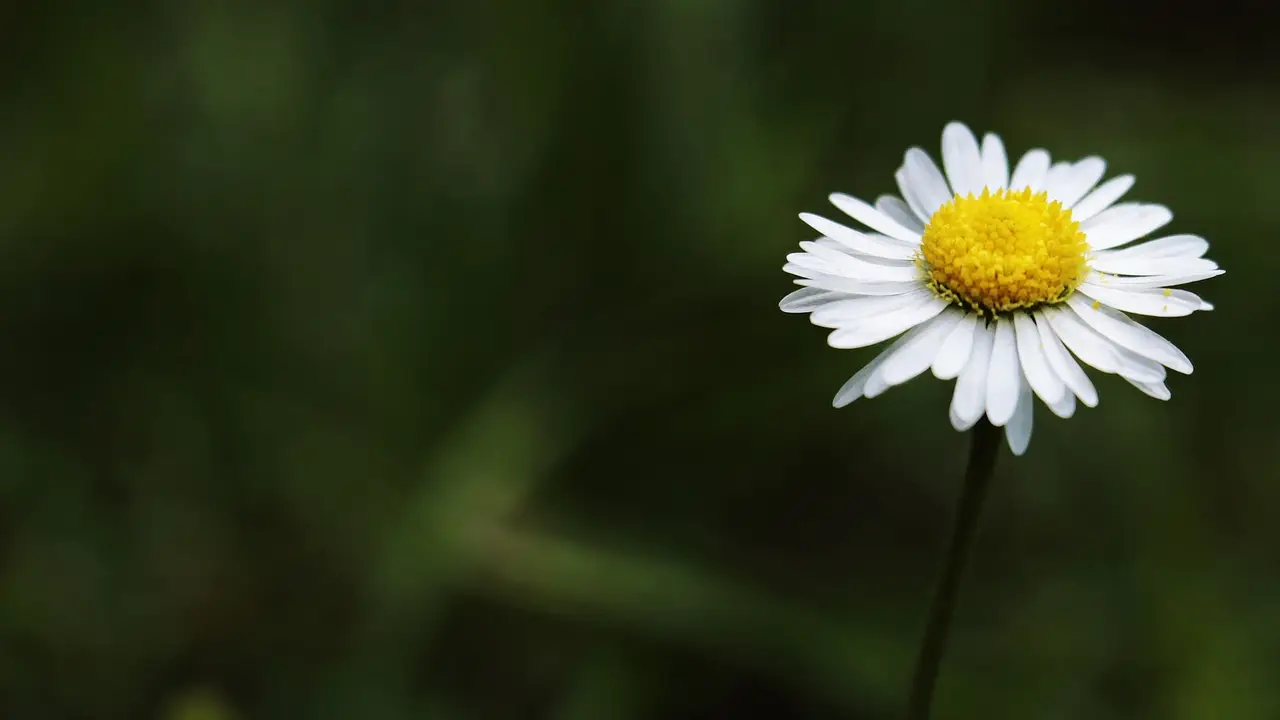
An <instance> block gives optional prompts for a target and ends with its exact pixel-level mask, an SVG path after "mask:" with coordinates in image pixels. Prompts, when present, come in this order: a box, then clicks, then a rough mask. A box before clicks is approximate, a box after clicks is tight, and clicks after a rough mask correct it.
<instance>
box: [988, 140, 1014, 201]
mask: <svg viewBox="0 0 1280 720" xmlns="http://www.w3.org/2000/svg"><path fill="white" fill-rule="evenodd" d="M982 175H983V179H984V180H985V181H986V186H987V187H988V188H990V189H991V192H995V191H996V190H999V189H1001V188H1004V187H1007V186H1008V185H1009V158H1008V157H1007V156H1006V155H1005V152H1004V142H1003V141H1002V140H1000V136H999V135H996V134H995V133H987V134H986V135H985V136H984V137H983V138H982Z"/></svg>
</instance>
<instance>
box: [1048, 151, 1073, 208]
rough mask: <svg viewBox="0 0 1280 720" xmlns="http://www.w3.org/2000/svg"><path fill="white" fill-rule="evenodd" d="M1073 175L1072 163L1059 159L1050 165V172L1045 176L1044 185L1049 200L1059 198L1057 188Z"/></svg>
mask: <svg viewBox="0 0 1280 720" xmlns="http://www.w3.org/2000/svg"><path fill="white" fill-rule="evenodd" d="M1070 177H1071V163H1069V162H1066V161H1059V162H1056V163H1054V164H1052V165H1050V166H1049V172H1048V173H1046V174H1045V176H1044V187H1043V188H1042V189H1043V190H1044V191H1045V192H1046V193H1047V194H1048V195H1049V202H1053V201H1054V200H1057V199H1058V195H1057V189H1058V188H1060V187H1062V185H1063V183H1064V182H1065V181H1066V180H1067V179H1068V178H1070Z"/></svg>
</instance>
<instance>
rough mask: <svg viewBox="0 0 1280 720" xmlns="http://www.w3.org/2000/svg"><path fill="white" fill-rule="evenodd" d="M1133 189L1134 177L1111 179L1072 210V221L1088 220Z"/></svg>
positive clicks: (1124, 176) (1122, 176)
mask: <svg viewBox="0 0 1280 720" xmlns="http://www.w3.org/2000/svg"><path fill="white" fill-rule="evenodd" d="M1131 187H1133V176H1132V175H1117V176H1116V177H1113V178H1111V179H1110V180H1108V181H1106V182H1104V183H1102V184H1101V185H1099V186H1098V187H1096V188H1094V189H1093V191H1092V192H1090V193H1089V194H1088V195H1085V196H1084V197H1083V198H1082V199H1081V200H1080V202H1078V203H1076V204H1075V206H1074V207H1072V208H1071V219H1073V220H1075V221H1076V222H1084V221H1085V220H1088V219H1089V218H1091V217H1093V216H1094V215H1097V214H1098V213H1100V212H1102V211H1103V210H1106V209H1107V208H1109V207H1111V204H1112V203H1114V202H1115V201H1117V200H1119V199H1120V198H1121V197H1123V196H1124V194H1125V193H1127V192H1129V188H1131Z"/></svg>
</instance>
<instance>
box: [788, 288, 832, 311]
mask: <svg viewBox="0 0 1280 720" xmlns="http://www.w3.org/2000/svg"><path fill="white" fill-rule="evenodd" d="M845 297H848V296H847V295H845V294H844V293H838V292H832V291H830V290H822V289H819V288H800V289H799V290H795V291H793V292H791V293H788V294H787V296H786V297H784V298H782V301H781V302H779V303H778V309H779V310H781V311H782V312H784V313H807V312H813V311H814V310H817V309H818V308H820V307H824V306H826V305H827V304H829V303H832V302H835V301H836V300H840V299H842V298H845Z"/></svg>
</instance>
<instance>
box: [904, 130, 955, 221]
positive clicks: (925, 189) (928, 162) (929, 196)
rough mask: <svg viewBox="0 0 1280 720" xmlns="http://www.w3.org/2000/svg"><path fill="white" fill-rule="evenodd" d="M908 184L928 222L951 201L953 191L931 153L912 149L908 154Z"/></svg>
mask: <svg viewBox="0 0 1280 720" xmlns="http://www.w3.org/2000/svg"><path fill="white" fill-rule="evenodd" d="M906 168H907V183H908V184H909V185H910V186H911V190H912V192H913V193H914V194H915V196H916V197H917V198H919V200H920V206H921V211H922V213H923V214H922V217H924V218H925V219H926V220H927V219H928V218H930V217H932V216H933V214H934V213H935V212H937V210H938V208H940V207H942V206H943V204H945V203H948V202H950V201H951V197H952V195H951V189H950V188H949V187H947V180H946V178H944V177H942V171H941V170H939V169H938V166H937V165H935V164H934V163H933V158H931V157H929V153H926V152H925V151H923V150H921V149H920V148H911V149H910V150H907V154H906Z"/></svg>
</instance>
